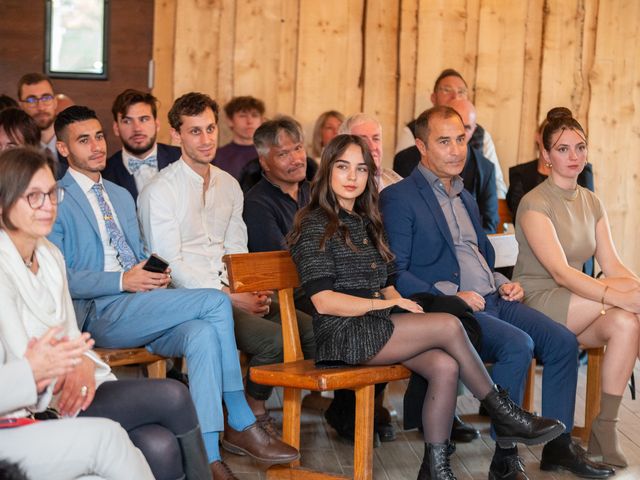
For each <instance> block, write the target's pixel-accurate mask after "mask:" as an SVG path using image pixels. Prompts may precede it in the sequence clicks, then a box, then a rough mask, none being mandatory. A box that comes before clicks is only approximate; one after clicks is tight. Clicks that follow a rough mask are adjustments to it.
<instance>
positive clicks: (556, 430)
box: [480, 385, 565, 448]
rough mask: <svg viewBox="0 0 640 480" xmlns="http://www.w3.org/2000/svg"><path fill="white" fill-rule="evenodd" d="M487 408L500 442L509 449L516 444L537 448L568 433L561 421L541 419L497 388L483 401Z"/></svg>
mask: <svg viewBox="0 0 640 480" xmlns="http://www.w3.org/2000/svg"><path fill="white" fill-rule="evenodd" d="M480 403H481V404H482V406H483V407H484V408H486V409H487V412H488V413H489V416H490V417H491V421H492V422H493V427H494V429H495V431H496V442H498V444H500V445H504V446H505V448H506V447H508V446H509V445H510V444H512V443H516V442H517V443H524V444H525V445H537V444H539V443H545V442H548V441H550V440H553V439H554V438H556V437H557V436H558V435H560V434H562V433H563V432H564V430H565V426H564V424H563V423H562V422H561V421H559V420H554V419H551V418H544V417H538V416H537V415H534V414H532V413H529V412H527V411H525V410H522V409H521V408H520V407H519V406H518V405H516V404H515V403H513V400H511V399H510V398H509V395H508V394H507V392H506V391H505V390H503V389H502V388H500V387H498V386H497V385H495V386H494V388H493V389H492V390H491V392H489V393H488V394H487V396H486V397H485V398H484V399H483V400H482V401H481V402H480Z"/></svg>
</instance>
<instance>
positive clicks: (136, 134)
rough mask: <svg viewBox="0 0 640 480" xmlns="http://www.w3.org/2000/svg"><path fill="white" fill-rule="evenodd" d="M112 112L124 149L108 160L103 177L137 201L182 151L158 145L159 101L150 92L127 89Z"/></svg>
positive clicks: (114, 129)
mask: <svg viewBox="0 0 640 480" xmlns="http://www.w3.org/2000/svg"><path fill="white" fill-rule="evenodd" d="M111 113H112V114H113V131H114V133H115V134H116V136H117V137H118V138H120V142H121V143H122V150H119V151H118V152H116V153H114V154H113V155H112V156H111V158H109V160H108V161H107V168H105V169H104V171H103V172H102V176H103V177H104V178H106V179H107V180H110V181H112V182H113V183H115V184H117V185H120V186H121V187H123V188H126V189H127V190H128V191H129V193H130V194H131V196H132V197H133V199H134V200H135V199H136V198H137V197H138V192H141V191H142V189H143V188H144V186H145V185H146V184H147V183H149V181H150V180H151V179H152V178H153V177H154V176H155V174H156V173H158V171H159V170H162V169H163V168H164V167H166V166H167V165H169V164H170V163H173V162H175V161H176V160H178V159H179V158H180V149H179V148H178V147H172V146H171V145H165V144H162V143H157V142H156V138H157V135H158V130H159V129H160V123H159V122H158V119H157V113H158V100H157V99H156V97H154V96H153V95H151V94H150V93H145V92H141V91H139V90H133V89H131V88H129V89H127V90H125V91H124V92H122V93H121V94H120V95H118V96H117V97H116V99H115V101H114V102H113V106H112V107H111Z"/></svg>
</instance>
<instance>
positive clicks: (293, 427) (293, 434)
mask: <svg viewBox="0 0 640 480" xmlns="http://www.w3.org/2000/svg"><path fill="white" fill-rule="evenodd" d="M301 408H302V390H300V389H297V388H285V389H284V398H283V402H282V441H283V442H285V443H288V444H289V445H291V446H292V447H294V448H297V449H298V450H300V410H301ZM290 465H291V466H299V465H300V460H297V461H295V462H293V463H291V464H290Z"/></svg>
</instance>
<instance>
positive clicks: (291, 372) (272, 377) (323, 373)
mask: <svg viewBox="0 0 640 480" xmlns="http://www.w3.org/2000/svg"><path fill="white" fill-rule="evenodd" d="M410 375H411V371H410V370H408V369H407V368H405V367H404V366H402V365H385V366H380V367H377V366H375V367H370V366H357V367H340V368H317V367H316V366H315V362H314V361H313V360H297V361H295V362H287V363H279V364H275V365H261V366H259V367H251V380H253V381H254V382H255V383H258V384H260V385H272V386H274V387H291V388H298V389H302V390H313V391H316V392H324V391H327V390H339V389H342V388H349V389H355V388H358V387H363V386H366V385H371V384H374V385H375V384H376V383H384V382H393V381H394V380H404V379H406V378H409V376H410Z"/></svg>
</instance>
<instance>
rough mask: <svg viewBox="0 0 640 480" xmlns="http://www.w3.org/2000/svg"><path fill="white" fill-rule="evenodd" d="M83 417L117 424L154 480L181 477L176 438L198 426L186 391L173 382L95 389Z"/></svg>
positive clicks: (144, 381)
mask: <svg viewBox="0 0 640 480" xmlns="http://www.w3.org/2000/svg"><path fill="white" fill-rule="evenodd" d="M81 415H82V416H86V417H104V418H109V419H111V420H114V421H116V422H118V423H119V424H120V425H122V427H123V428H124V429H125V430H126V431H127V433H128V434H129V438H131V441H132V442H133V444H134V445H135V446H136V447H138V448H139V449H140V450H141V451H142V453H143V454H144V456H145V458H146V459H147V462H148V463H149V466H150V467H151V471H152V472H153V475H154V477H155V478H156V479H158V480H164V479H166V480H175V479H179V478H184V470H183V468H182V454H181V452H180V446H179V444H178V440H177V438H176V436H177V435H183V434H185V433H188V432H190V431H191V430H193V429H194V428H196V427H197V426H198V418H197V416H196V411H195V408H194V406H193V402H192V401H191V396H190V394H189V390H187V388H186V387H185V386H184V385H182V384H181V383H180V382H176V381H175V380H147V379H139V380H118V381H115V382H105V383H103V384H102V385H100V387H98V389H97V390H96V396H95V399H94V400H93V402H92V403H91V405H90V406H89V408H88V409H87V410H86V411H85V412H82V413H81Z"/></svg>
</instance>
